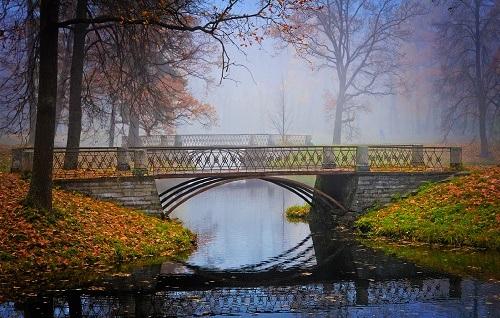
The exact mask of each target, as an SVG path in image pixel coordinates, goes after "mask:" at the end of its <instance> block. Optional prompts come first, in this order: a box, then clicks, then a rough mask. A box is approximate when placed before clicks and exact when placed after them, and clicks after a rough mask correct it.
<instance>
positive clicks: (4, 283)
mask: <svg viewBox="0 0 500 318" xmlns="http://www.w3.org/2000/svg"><path fill="white" fill-rule="evenodd" d="M28 187H29V184H28V182H26V181H23V180H21V179H20V178H19V177H18V176H17V175H14V174H9V173H0V300H1V298H2V295H5V294H12V292H15V291H16V289H17V290H22V291H24V290H23V289H22V285H23V283H25V282H29V285H31V286H33V285H35V283H34V282H37V281H39V280H40V281H42V280H46V279H48V277H53V274H57V275H60V274H61V273H63V272H67V273H71V272H81V271H83V272H93V273H102V272H106V271H109V270H110V269H111V268H112V267H114V266H115V265H116V264H119V263H127V262H134V261H137V260H144V259H149V258H152V257H156V258H158V257H174V256H177V257H183V256H186V255H188V254H189V253H190V252H191V251H192V250H193V248H194V247H195V235H194V234H193V233H191V232H190V231H189V230H187V229H186V228H184V227H183V226H182V224H180V223H179V222H176V221H171V220H160V219H158V218H156V217H153V216H148V215H146V214H144V213H142V212H139V211H133V210H130V209H127V208H123V207H121V206H119V205H116V204H114V203H110V202H103V201H98V200H95V199H92V198H89V197H86V196H84V195H81V194H77V193H70V192H66V191H62V190H58V189H56V190H54V192H53V200H54V202H53V205H54V211H52V212H40V211H34V210H32V209H29V208H25V207H24V206H23V204H22V201H23V199H24V197H25V196H26V193H27V191H28Z"/></svg>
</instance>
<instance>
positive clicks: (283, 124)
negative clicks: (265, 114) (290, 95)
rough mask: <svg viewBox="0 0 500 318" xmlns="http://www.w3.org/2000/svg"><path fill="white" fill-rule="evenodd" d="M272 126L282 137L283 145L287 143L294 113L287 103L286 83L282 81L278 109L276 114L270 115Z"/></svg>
mask: <svg viewBox="0 0 500 318" xmlns="http://www.w3.org/2000/svg"><path fill="white" fill-rule="evenodd" d="M270 119H271V124H272V126H273V128H274V130H275V131H276V132H277V133H278V134H279V135H280V136H281V143H282V144H283V145H284V144H285V143H286V140H285V138H286V137H285V136H286V134H287V133H288V131H289V130H290V126H291V125H292V113H291V112H290V109H289V108H288V107H287V103H286V82H285V80H284V79H281V87H280V89H279V101H278V107H276V108H275V112H274V113H272V114H270Z"/></svg>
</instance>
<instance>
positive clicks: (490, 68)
mask: <svg viewBox="0 0 500 318" xmlns="http://www.w3.org/2000/svg"><path fill="white" fill-rule="evenodd" d="M441 4H442V5H443V6H446V8H447V9H448V14H444V15H443V21H442V22H439V23H436V27H437V30H438V35H439V36H438V38H437V46H438V49H439V53H438V56H439V61H440V64H441V74H440V79H439V81H438V85H436V89H437V92H438V94H439V96H440V97H441V102H442V103H443V104H444V105H445V112H444V117H443V128H444V129H445V133H446V134H448V133H450V132H451V131H452V130H453V129H457V128H461V129H464V130H467V129H468V128H469V127H478V128H479V139H480V142H481V152H480V155H481V156H483V157H486V156H488V155H489V154H490V152H489V145H488V120H492V122H493V123H494V121H496V120H498V119H499V117H498V114H499V109H500V103H499V99H500V97H499V96H500V89H499V88H500V76H499V74H500V73H499V70H500V61H499V59H498V55H499V53H498V52H499V50H500V47H499V43H500V42H499V40H500V38H499V37H500V3H499V2H498V1H494V0H492V1H489V0H461V1H458V0H449V1H442V2H441ZM471 124H472V125H471ZM491 126H493V124H491Z"/></svg>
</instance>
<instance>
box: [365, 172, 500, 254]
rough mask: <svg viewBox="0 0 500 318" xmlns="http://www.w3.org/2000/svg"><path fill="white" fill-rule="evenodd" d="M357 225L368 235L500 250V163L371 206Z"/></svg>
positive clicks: (426, 185) (427, 185)
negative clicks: (377, 205)
mask: <svg viewBox="0 0 500 318" xmlns="http://www.w3.org/2000/svg"><path fill="white" fill-rule="evenodd" d="M355 226H356V227H357V228H358V229H359V231H360V232H361V233H363V234H364V235H367V236H372V237H387V238H391V239H395V240H400V239H404V240H410V241H418V242H426V243H439V244H446V245H452V246H471V247H479V248H489V249H496V250H499V249H500V166H496V167H488V168H473V169H471V173H470V175H467V176H462V177H457V178H454V179H453V180H451V181H449V182H445V183H437V184H425V185H423V186H422V187H421V188H420V189H419V191H418V192H417V193H416V194H415V195H412V196H410V197H407V198H400V199H396V200H395V202H394V203H392V204H391V205H390V206H387V207H382V208H377V209H374V210H372V211H370V212H368V213H367V214H366V215H364V216H362V217H361V218H359V219H358V220H357V221H356V223H355Z"/></svg>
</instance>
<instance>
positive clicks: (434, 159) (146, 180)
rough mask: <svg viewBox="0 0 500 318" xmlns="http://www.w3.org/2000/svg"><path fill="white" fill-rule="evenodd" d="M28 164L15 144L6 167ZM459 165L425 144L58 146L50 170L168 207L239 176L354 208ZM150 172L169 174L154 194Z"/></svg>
mask: <svg viewBox="0 0 500 318" xmlns="http://www.w3.org/2000/svg"><path fill="white" fill-rule="evenodd" d="M68 155H71V156H72V157H77V158H78V162H77V166H76V167H75V169H65V167H64V159H65V156H68ZM32 164H33V150H32V149H29V148H19V149H14V150H13V160H12V167H11V170H12V171H20V172H24V173H27V172H30V171H31V167H32ZM461 165H462V162H461V148H459V147H435V146H432V147H430V146H423V145H345V146H344V145H342V146H340V145H333V146H332V145H325V146H272V147H271V146H252V147H242V146H212V147H194V146H190V147H187V146H186V147H137V148H78V149H69V150H68V149H64V148H56V149H54V161H53V177H54V179H55V180H56V182H57V183H58V184H60V185H61V186H63V187H66V188H68V189H71V190H79V191H83V192H86V193H88V194H90V195H94V196H97V197H99V198H104V199H111V200H116V201H119V202H121V203H122V204H125V205H130V206H132V207H136V208H141V209H151V207H153V210H159V209H160V208H161V209H163V211H164V212H165V213H166V214H168V213H170V212H172V211H173V210H174V209H175V208H176V207H178V206H179V205H180V204H182V203H183V202H185V201H186V200H188V199H189V198H191V197H193V196H195V195H197V194H199V193H202V192H204V191H207V190H209V189H211V188H213V187H216V186H220V185H222V184H225V183H229V182H233V181H237V180H245V179H261V180H264V181H267V182H271V183H274V184H276V185H278V186H281V187H283V188H286V189H288V190H290V191H292V192H293V193H295V194H297V195H298V196H299V197H301V198H303V199H304V200H305V201H306V202H309V203H312V199H313V198H314V197H318V198H321V199H322V202H323V203H326V204H330V205H331V206H332V207H334V208H340V209H341V210H344V211H356V212H360V211H362V210H364V209H366V208H367V207H369V206H370V205H372V204H373V203H375V201H377V200H378V201H379V202H382V203H384V201H388V200H389V199H390V197H391V196H392V195H394V194H396V193H399V194H404V192H408V191H412V190H415V189H416V188H417V187H418V186H419V185H420V184H421V183H422V182H425V181H437V180H442V179H444V178H447V177H449V176H451V175H453V174H455V173H456V172H457V171H458V170H460V168H461ZM287 175H316V176H319V177H318V179H317V183H316V186H315V187H311V186H308V185H305V184H303V183H299V182H294V181H292V180H289V179H286V178H281V177H278V176H287ZM155 179H167V180H168V187H167V189H166V190H164V191H162V192H161V193H160V195H159V197H160V199H158V192H157V190H156V185H155ZM158 201H159V202H158ZM160 204H161V206H160Z"/></svg>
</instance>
